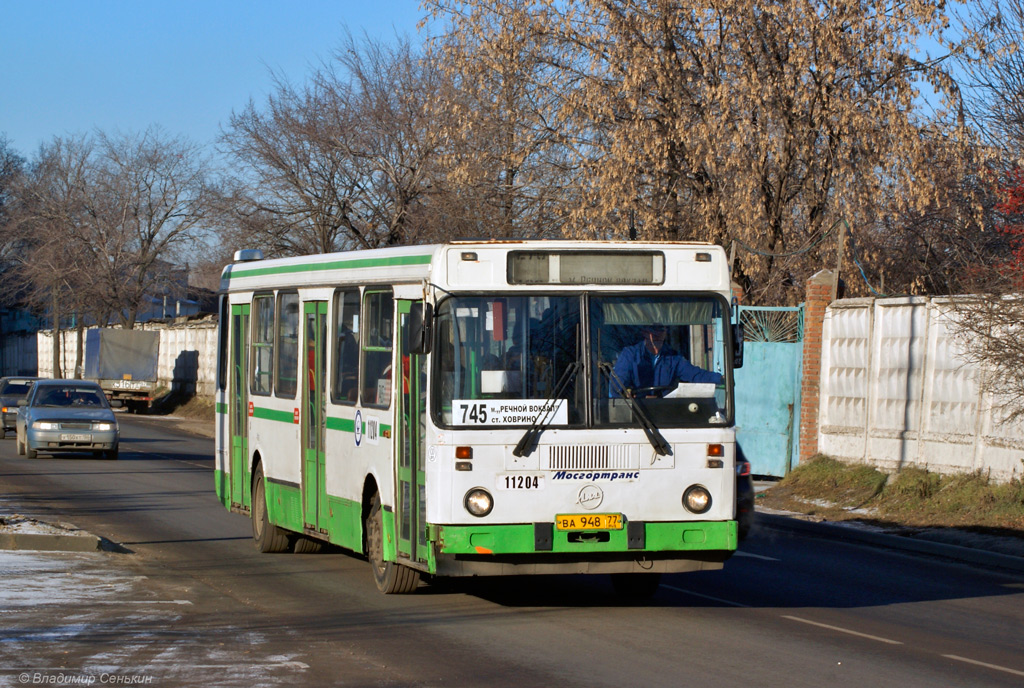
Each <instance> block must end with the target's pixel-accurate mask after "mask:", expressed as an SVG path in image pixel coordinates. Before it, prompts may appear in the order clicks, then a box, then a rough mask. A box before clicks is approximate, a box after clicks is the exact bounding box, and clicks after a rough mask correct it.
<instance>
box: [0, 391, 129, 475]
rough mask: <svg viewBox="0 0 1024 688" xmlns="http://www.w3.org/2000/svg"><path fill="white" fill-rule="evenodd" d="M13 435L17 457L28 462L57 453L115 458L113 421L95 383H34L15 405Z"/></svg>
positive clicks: (115, 421) (112, 413)
mask: <svg viewBox="0 0 1024 688" xmlns="http://www.w3.org/2000/svg"><path fill="white" fill-rule="evenodd" d="M115 404H118V405H119V402H115ZM17 433H18V440H17V441H18V454H20V455H24V456H27V457H28V458H30V459H34V458H36V456H38V455H39V453H46V454H54V453H59V452H92V454H93V455H94V456H97V457H99V456H103V457H106V458H108V459H116V458H117V449H118V440H119V431H118V427H117V417H116V416H115V415H114V411H113V409H111V407H110V403H108V402H107V397H106V395H104V393H103V390H102V389H101V388H100V386H99V385H98V384H96V383H95V382H87V381H84V380H39V381H37V382H36V383H35V384H34V385H32V391H31V392H29V396H28V399H25V400H23V401H20V402H18V419H17Z"/></svg>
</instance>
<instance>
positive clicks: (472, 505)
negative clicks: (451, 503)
mask: <svg viewBox="0 0 1024 688" xmlns="http://www.w3.org/2000/svg"><path fill="white" fill-rule="evenodd" d="M464 503H465V505H466V511H468V512H469V513H471V514H473V515H474V516H486V515H487V514H489V513H491V509H493V508H494V498H493V497H491V493H490V492H488V491H487V490H485V489H483V488H482V487H474V488H473V489H472V490H470V491H469V492H467V493H466V500H465V502H464Z"/></svg>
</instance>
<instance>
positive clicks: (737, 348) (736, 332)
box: [732, 323, 743, 368]
mask: <svg viewBox="0 0 1024 688" xmlns="http://www.w3.org/2000/svg"><path fill="white" fill-rule="evenodd" d="M732 367H733V368H742V367H743V323H735V324H734V325H733V326H732Z"/></svg>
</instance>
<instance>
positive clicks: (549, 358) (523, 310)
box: [433, 293, 731, 428]
mask: <svg viewBox="0 0 1024 688" xmlns="http://www.w3.org/2000/svg"><path fill="white" fill-rule="evenodd" d="M726 318H727V306H726V304H725V302H724V301H723V300H722V299H721V298H720V297H716V296H711V295H709V296H693V295H674V294H670V295H665V294H663V293H659V294H657V295H653V294H650V293H647V294H639V293H630V294H589V295H580V294H568V295H564V296H563V295H484V296H478V295H474V296H452V297H449V298H447V299H445V300H443V301H441V302H440V303H439V304H438V307H437V313H436V330H437V335H438V339H437V348H436V349H435V352H436V354H437V356H436V358H435V367H434V378H433V379H434V393H435V395H436V396H435V402H436V403H435V404H434V407H433V408H434V412H435V418H436V420H437V421H438V423H439V424H440V425H442V426H446V427H467V426H468V427H495V426H505V427H528V426H530V425H532V424H534V423H535V422H538V423H543V424H544V425H545V426H550V427H581V426H587V427H636V426H637V425H638V422H639V420H640V419H641V417H645V418H649V419H650V422H653V424H654V425H655V426H657V427H659V428H672V427H708V426H711V425H723V424H726V423H727V422H728V420H729V418H730V417H731V413H730V407H731V404H730V403H728V392H729V390H728V387H727V385H726V375H725V372H726V356H725V342H724V338H725V333H726V332H728V323H727V320H726Z"/></svg>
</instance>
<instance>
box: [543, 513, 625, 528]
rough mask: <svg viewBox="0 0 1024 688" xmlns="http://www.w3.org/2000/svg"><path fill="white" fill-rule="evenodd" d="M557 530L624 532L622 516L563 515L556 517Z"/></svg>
mask: <svg viewBox="0 0 1024 688" xmlns="http://www.w3.org/2000/svg"><path fill="white" fill-rule="evenodd" d="M555 528H556V529H557V530H622V514H562V515H560V516H556V517H555Z"/></svg>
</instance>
